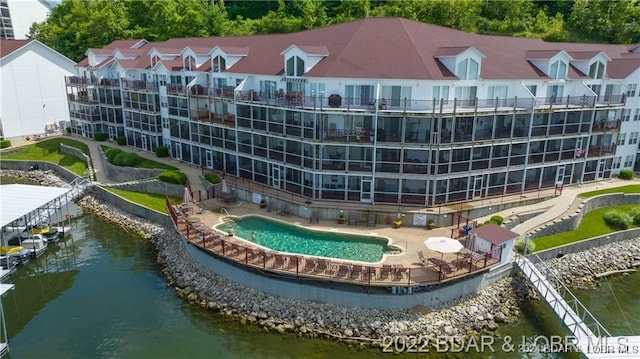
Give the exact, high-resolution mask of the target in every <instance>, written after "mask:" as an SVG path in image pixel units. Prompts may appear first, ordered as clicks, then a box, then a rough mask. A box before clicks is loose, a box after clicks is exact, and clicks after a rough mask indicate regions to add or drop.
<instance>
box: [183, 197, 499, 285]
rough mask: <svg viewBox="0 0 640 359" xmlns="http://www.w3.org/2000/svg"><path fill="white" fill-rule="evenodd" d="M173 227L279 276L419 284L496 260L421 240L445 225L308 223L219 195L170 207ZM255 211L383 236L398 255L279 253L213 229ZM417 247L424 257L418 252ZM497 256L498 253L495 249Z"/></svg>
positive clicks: (217, 252)
mask: <svg viewBox="0 0 640 359" xmlns="http://www.w3.org/2000/svg"><path fill="white" fill-rule="evenodd" d="M175 213H176V218H177V223H176V227H177V229H178V230H179V231H180V232H181V233H183V235H184V236H185V237H186V238H187V240H188V241H190V242H191V243H192V244H194V245H196V246H198V247H199V248H201V249H202V250H205V251H207V252H208V253H209V254H211V255H213V256H218V257H223V258H225V259H226V260H230V261H233V262H236V263H238V264H241V265H244V266H246V267H248V268H252V269H255V270H259V271H268V272H273V273H277V274H282V275H285V276H295V277H297V278H309V279H315V280H327V281H332V282H337V281H339V282H347V283H352V284H358V285H366V286H386V287H389V286H407V287H411V286H419V285H430V284H437V283H444V282H447V281H451V280H454V279H459V278H461V277H464V276H466V275H468V274H471V273H478V272H480V271H484V270H487V269H489V268H490V267H492V266H494V265H496V264H498V262H499V261H498V260H497V259H494V258H492V257H491V253H486V254H480V253H470V254H469V255H467V256H462V255H461V254H457V253H453V254H441V253H439V252H435V251H432V250H429V249H428V248H427V247H426V246H425V245H424V241H425V239H427V238H429V237H436V236H449V235H450V234H451V228H449V227H445V228H435V229H432V230H427V229H425V228H417V227H401V228H397V229H396V228H392V226H391V225H386V224H382V225H376V226H375V227H367V226H366V225H357V226H356V225H348V224H346V223H345V224H338V223H337V222H336V221H328V220H320V221H319V222H318V223H310V221H309V220H308V219H304V218H301V217H297V216H293V215H282V214H278V213H276V212H275V211H268V210H267V209H261V208H259V206H257V205H255V204H251V203H246V202H238V203H236V204H234V205H231V206H229V204H228V203H225V202H224V201H222V200H218V199H209V200H206V201H202V202H199V203H198V204H197V206H195V207H194V208H192V209H186V210H180V209H179V208H177V209H176V212H175ZM246 215H261V216H264V217H267V218H271V219H274V220H277V221H282V222H286V223H290V224H296V225H300V226H303V227H306V228H309V229H314V230H321V231H330V232H331V231H335V232H340V233H350V234H360V235H368V236H380V237H386V238H388V239H389V245H391V246H394V247H397V248H398V249H399V250H400V251H399V253H398V254H387V255H385V256H384V257H383V259H382V261H380V262H377V263H368V262H358V261H349V260H339V259H331V258H322V257H314V256H307V255H296V254H290V253H289V254H287V253H279V252H276V251H273V250H268V249H266V250H265V249H264V248H258V247H257V246H256V245H254V244H253V243H251V242H248V241H245V240H242V239H240V238H238V237H236V236H228V235H226V234H225V233H221V232H219V231H217V230H215V229H214V227H215V226H217V225H218V224H220V223H222V221H223V218H224V217H227V216H237V217H242V216H246ZM419 252H422V254H423V256H424V259H425V261H424V262H422V261H421V260H420V257H419V254H418V253H419ZM498 256H499V254H498Z"/></svg>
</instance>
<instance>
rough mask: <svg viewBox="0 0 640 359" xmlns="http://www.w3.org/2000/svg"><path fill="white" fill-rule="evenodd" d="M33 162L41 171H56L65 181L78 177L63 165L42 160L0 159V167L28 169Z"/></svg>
mask: <svg viewBox="0 0 640 359" xmlns="http://www.w3.org/2000/svg"><path fill="white" fill-rule="evenodd" d="M34 164H37V165H38V166H39V167H40V170H42V171H54V172H56V173H57V174H58V175H59V176H60V177H62V178H63V179H64V180H65V181H66V182H71V181H73V180H74V179H76V178H78V177H80V176H78V175H76V174H75V173H73V172H71V171H69V170H68V169H66V168H64V167H60V166H58V165H57V164H55V163H51V162H44V161H20V160H5V159H3V160H2V161H0V168H1V169H3V170H14V171H28V170H29V167H31V166H32V165H34Z"/></svg>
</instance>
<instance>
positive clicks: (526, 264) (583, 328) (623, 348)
mask: <svg viewBox="0 0 640 359" xmlns="http://www.w3.org/2000/svg"><path fill="white" fill-rule="evenodd" d="M531 256H533V257H534V258H535V259H536V260H538V263H540V267H542V271H540V270H539V269H538V267H536V265H534V264H533V263H532V262H531V261H530V260H529V259H528V258H527V257H525V256H517V258H516V261H515V262H516V264H517V266H518V268H519V269H520V271H521V272H522V273H523V274H524V275H525V277H526V278H527V279H528V280H529V281H530V282H531V284H532V285H533V286H534V287H535V288H536V290H537V291H538V293H540V295H541V296H542V298H543V299H544V301H546V302H547V304H549V306H551V309H553V311H554V312H555V313H556V315H557V316H558V317H559V318H560V319H561V320H562V322H563V323H564V324H565V326H566V327H567V328H568V329H569V330H570V331H571V333H572V334H573V338H572V339H573V343H572V344H574V346H575V348H576V350H579V351H581V352H582V354H583V355H585V356H586V357H587V358H589V359H595V358H627V357H628V358H637V355H638V354H637V352H635V353H634V351H635V350H634V349H637V348H638V346H639V345H640V336H627V337H612V336H611V334H610V333H609V331H607V329H606V328H605V327H604V326H603V325H602V324H601V323H600V322H599V321H598V320H597V319H596V317H595V316H594V315H593V314H591V312H590V311H589V310H588V309H587V308H586V307H585V306H584V305H583V304H582V303H581V302H580V300H579V299H578V298H576V297H575V295H573V293H571V291H570V290H569V288H567V286H566V285H565V284H564V283H563V282H562V280H561V279H560V278H558V276H556V275H555V273H554V272H553V271H552V269H551V268H550V267H549V266H547V265H546V264H545V263H544V262H543V261H542V260H541V259H540V257H538V256H537V255H535V254H532V255H531ZM543 272H544V273H543ZM552 282H553V284H552ZM554 284H555V285H554ZM565 298H568V299H566V300H565Z"/></svg>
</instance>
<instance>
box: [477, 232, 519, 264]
mask: <svg viewBox="0 0 640 359" xmlns="http://www.w3.org/2000/svg"><path fill="white" fill-rule="evenodd" d="M470 234H471V236H472V238H475V240H474V241H473V248H472V249H473V250H474V251H477V252H485V253H486V252H492V253H498V252H494V250H496V249H497V248H498V247H502V251H501V252H499V253H502V254H501V255H500V264H504V263H508V262H509V261H511V252H512V250H513V244H514V243H515V241H516V240H517V239H518V238H519V237H520V235H519V234H518V233H515V232H511V231H510V230H508V229H506V228H503V227H500V226H498V225H496V224H487V225H484V226H482V227H478V228H476V229H474V230H473V231H471V233H470ZM496 259H497V258H496Z"/></svg>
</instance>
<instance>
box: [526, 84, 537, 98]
mask: <svg viewBox="0 0 640 359" xmlns="http://www.w3.org/2000/svg"><path fill="white" fill-rule="evenodd" d="M527 90H529V92H531V94H532V95H533V96H536V95H537V94H538V86H537V85H529V86H527Z"/></svg>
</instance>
